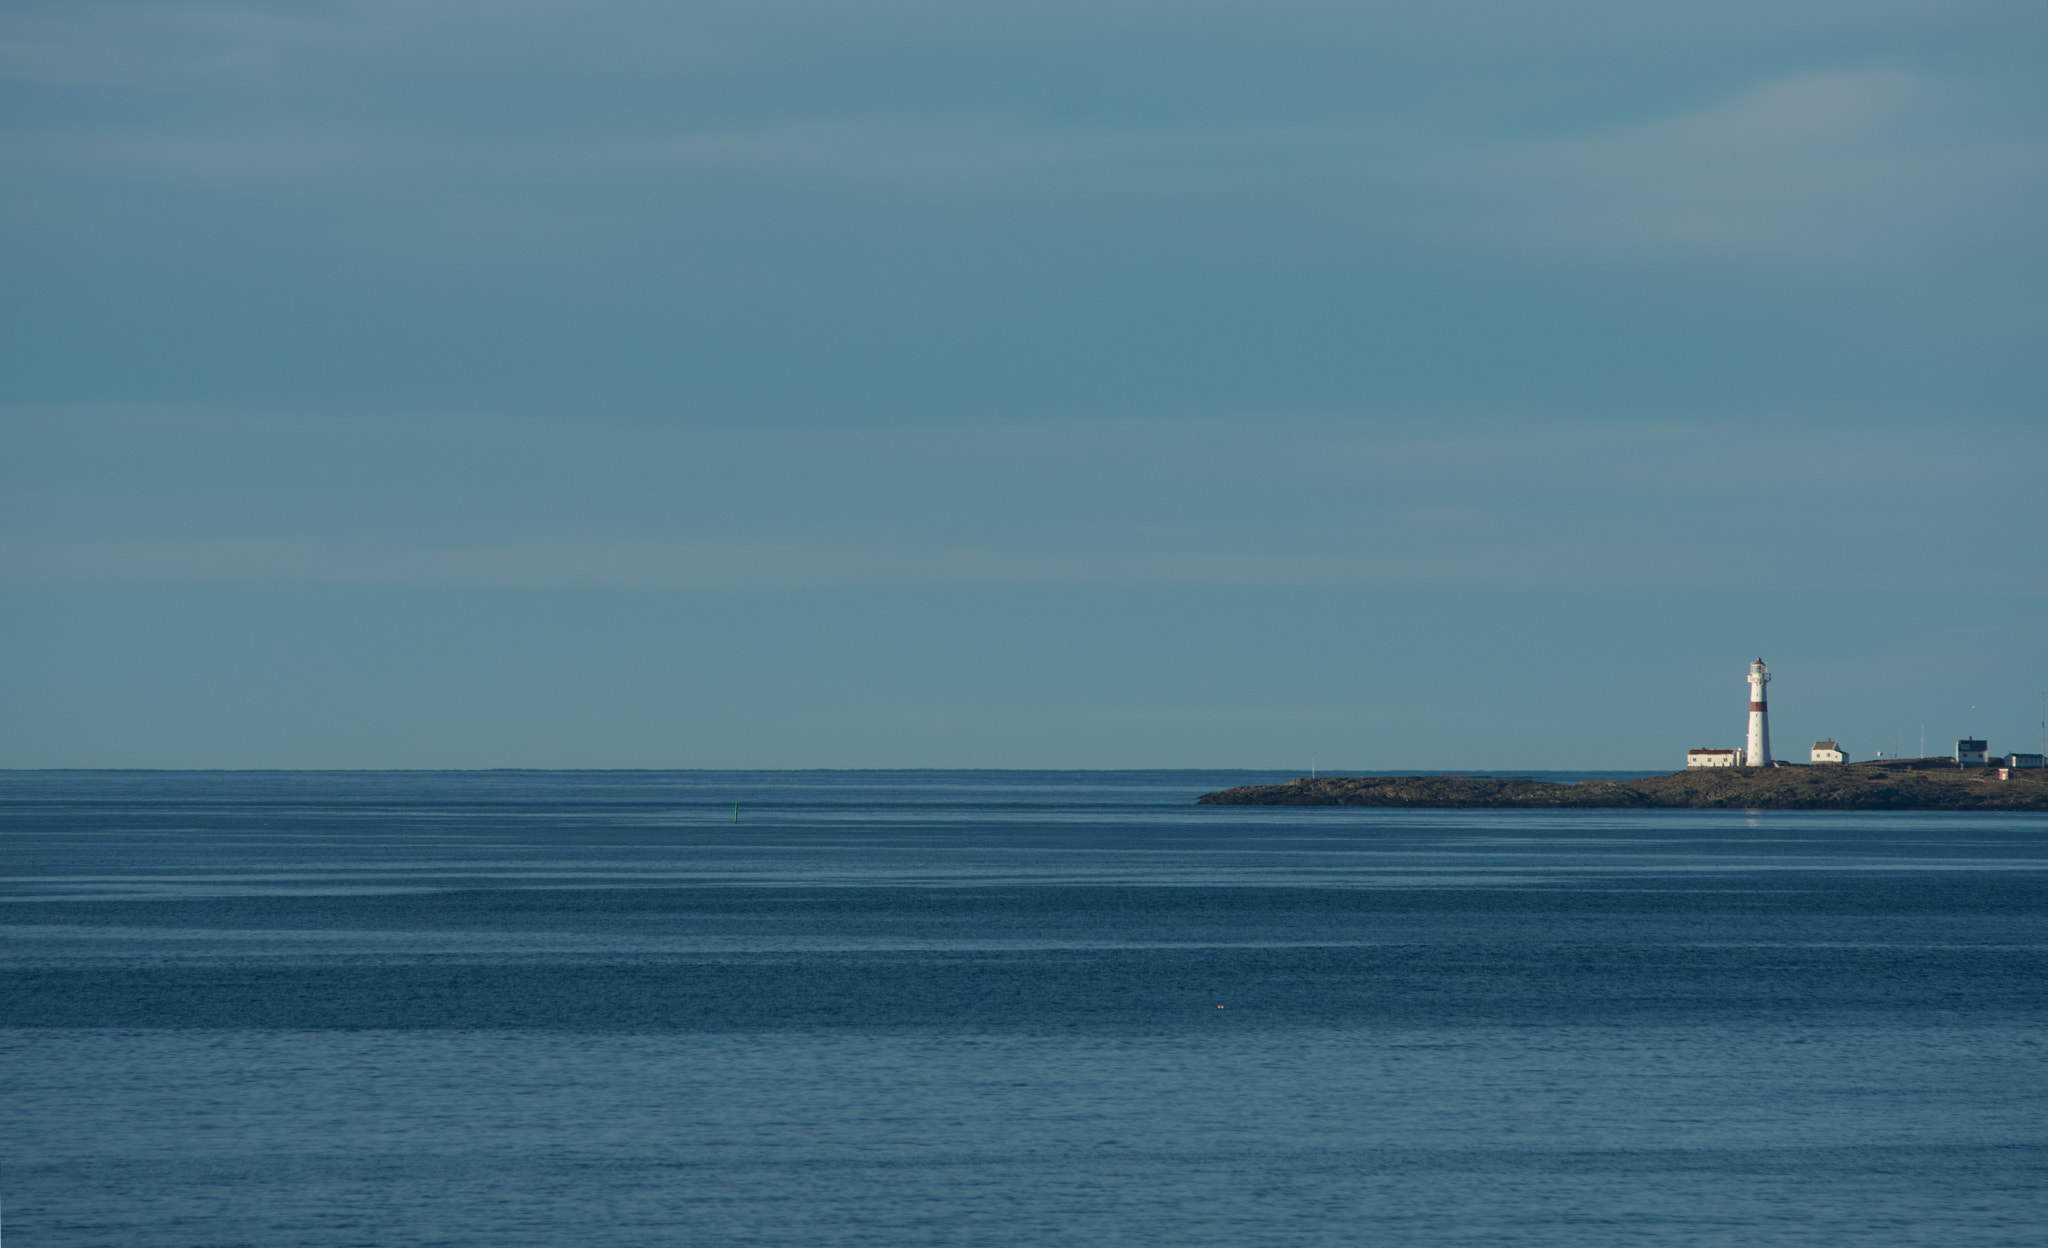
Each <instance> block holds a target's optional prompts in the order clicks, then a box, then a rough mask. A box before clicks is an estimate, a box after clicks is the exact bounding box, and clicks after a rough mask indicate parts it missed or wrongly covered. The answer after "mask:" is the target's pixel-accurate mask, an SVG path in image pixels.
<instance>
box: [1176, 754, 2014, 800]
mask: <svg viewBox="0 0 2048 1248" xmlns="http://www.w3.org/2000/svg"><path fill="white" fill-rule="evenodd" d="M1195 800H1196V801H1197V802H1199V803H1200V804H1202V805H1205V806H1408V807H1434V808H1453V809H1455V808H1460V807H1483V808H1491V809H1502V808H1530V809H1629V808H1650V807H1689V808H1692V809H1696V810H2005V811H2048V772H2043V771H2040V770H2028V771H2015V772H2012V773H2011V778H2010V779H2007V780H2000V779H1999V778H1998V772H1997V771H1996V769H1993V768H1988V767H1958V766H1956V765H1955V764H1954V763H1952V762H1949V761H1947V760H1943V759H1904V760H1881V761H1877V762H1867V763H1852V764H1848V765H1835V766H1828V765H1821V766H1812V767H1730V768H1725V769H1722V768H1714V769H1704V768H1703V769H1700V770H1695V771H1679V772H1673V773H1672V774H1670V775H1668V776H1647V777H1644V778H1643V779H1640V780H1582V781H1580V782H1579V783H1577V784H1557V783H1554V782H1551V781H1547V780H1532V779H1496V778H1493V777H1487V776H1457V775H1448V776H1362V777H1347V776H1327V777H1321V778H1318V779H1314V780H1310V779H1301V780H1295V781H1293V782H1292V783H1289V784H1252V785H1244V786H1242V787H1239V788H1235V789H1224V790H1223V791H1221V792H1219V793H1205V794H1203V795H1202V796H1201V797H1199V798H1197V799H1195Z"/></svg>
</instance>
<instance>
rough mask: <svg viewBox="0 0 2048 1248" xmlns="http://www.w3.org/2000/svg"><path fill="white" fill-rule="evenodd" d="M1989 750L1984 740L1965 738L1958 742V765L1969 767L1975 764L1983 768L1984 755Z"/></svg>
mask: <svg viewBox="0 0 2048 1248" xmlns="http://www.w3.org/2000/svg"><path fill="white" fill-rule="evenodd" d="M1989 748H1990V747H1989V746H1988V745H1986V743H1985V742H1984V740H1983V739H1982V738H1979V737H1964V738H1963V739H1962V740H1960V741H1958V742H1956V765H1957V766H1959V767H1968V766H1970V765H1971V764H1973V763H1974V764H1975V765H1977V766H1979V767H1982V766H1983V765H1984V755H1985V753H1986V752H1987V751H1988V750H1989Z"/></svg>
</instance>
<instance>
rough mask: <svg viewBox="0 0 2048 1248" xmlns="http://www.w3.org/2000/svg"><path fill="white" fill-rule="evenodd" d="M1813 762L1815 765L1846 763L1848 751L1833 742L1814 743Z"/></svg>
mask: <svg viewBox="0 0 2048 1248" xmlns="http://www.w3.org/2000/svg"><path fill="white" fill-rule="evenodd" d="M1813 761H1814V762H1816V763H1846V762H1848V761H1849V751H1847V750H1845V749H1843V748H1842V747H1841V746H1839V745H1837V744H1835V743H1834V742H1833V741H1816V742H1814V743H1813Z"/></svg>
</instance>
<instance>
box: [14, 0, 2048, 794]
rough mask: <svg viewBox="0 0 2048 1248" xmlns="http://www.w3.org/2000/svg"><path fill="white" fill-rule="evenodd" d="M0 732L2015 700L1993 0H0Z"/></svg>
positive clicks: (453, 743)
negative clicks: (992, 0)
mask: <svg viewBox="0 0 2048 1248" xmlns="http://www.w3.org/2000/svg"><path fill="white" fill-rule="evenodd" d="M0 91H4V93H5V94H4V107H0V185H4V186H5V188H6V192H5V195H4V198H0V240H4V243H0V290H4V292H5V293H4V297H0V316H4V317H5V321H4V325H0V328H4V332H0V642H4V644H5V645H6V647H7V656H8V658H7V662H6V663H5V665H4V667H0V700H4V704H5V705H6V706H7V707H8V712H7V714H6V715H5V716H0V765H7V766H173V767H178V766H260V767H267V766H339V767H361V766H465V767H467V766H597V767H602V766H636V767H646V766H654V767H660V766H683V767H690V766H704V767H720V766H792V767H795V766H848V767H858V766H941V767H945V766H1019V767H1030V766H1084V767H1085V766H1105V767H1110V766H1247V767H1269V766H1278V767H1303V768H1305V767H1306V766H1307V765H1308V762H1309V760H1310V759H1311V758H1313V759H1316V760H1318V762H1319V764H1320V765H1322V766H1327V767H1356V768H1376V769H1377V768H1398V767H1503V768H1523V767H1527V768H1538V767H1556V768H1599V767H1614V768H1654V767H1661V766H1665V765H1667V764H1670V765H1675V762H1676V761H1677V760H1679V759H1680V757H1681V755H1682V753H1683V751H1684V750H1685V749H1686V748H1688V747H1690V746H1696V745H1731V744H1735V743H1737V741H1738V734H1739V732H1740V729H1741V726H1742V722H1741V721H1742V714H1741V713H1742V704H1743V702H1744V701H1745V699H1746V696H1747V695H1746V687H1745V686H1744V685H1743V683H1742V677H1743V672H1744V665H1745V664H1746V662H1747V661H1748V659H1750V658H1751V657H1754V655H1755V654H1758V653H1761V654H1763V655H1764V656H1765V657H1767V658H1769V659H1770V660H1771V662H1772V664H1773V667H1774V669H1775V670H1776V671H1777V672H1778V674H1779V679H1778V681H1777V682H1776V683H1775V684H1774V685H1773V690H1772V692H1773V697H1774V706H1775V708H1776V717H1777V720H1778V723H1777V732H1776V739H1777V741H1778V742H1779V743H1780V748H1781V751H1782V750H1784V749H1785V748H1786V747H1787V746H1791V747H1803V746H1804V744H1805V742H1806V741H1807V740H1810V739H1812V738H1814V737H1818V736H1836V737H1839V738H1840V739H1842V740H1843V741H1844V743H1845V744H1847V745H1848V746H1849V747H1850V748H1851V750H1852V752H1853V753H1855V755H1856V756H1857V757H1865V756H1867V755H1868V754H1870V753H1871V752H1873V751H1874V750H1876V749H1879V748H1882V749H1884V750H1886V751H1887V752H1889V751H1890V750H1891V749H1892V748H1893V743H1894V740H1895V739H1896V740H1897V741H1898V742H1899V744H1901V745H1903V746H1905V747H1906V748H1907V749H1908V751H1909V752H1910V751H1911V750H1912V749H1913V748H1914V747H1915V746H1916V745H1917V742H1918V733H1919V731H1920V728H1921V726H1922V725H1923V724H1924V725H1925V726H1926V730H1927V733H1928V740H1929V741H1930V743H1933V744H1940V743H1943V742H1945V741H1952V740H1953V739H1954V737H1955V736H1957V735H1959V734H1962V733H1978V734H1984V735H1988V736H1990V737H1991V738H1992V743H1993V746H1994V747H1995V748H1996V747H2006V748H2017V747H2021V746H2029V745H2031V743H2033V742H2035V741H2036V740H2037V739H2038V728H2037V727H2036V724H2037V721H2038V719H2039V709H2038V708H2039V691H2040V690H2042V689H2044V688H2048V661H2044V658H2043V653H2044V642H2048V556H2044V553H2043V529H2044V523H2048V501H2044V500H2048V483H2044V474H2043V469H2042V465H2043V464H2044V463H2048V418H2044V412H2043V401H2044V397H2048V385H2044V383H2048V349H2044V347H2048V264H2044V261H2048V246H2044V233H2043V230H2042V228H2041V222H2042V221H2044V220H2048V11H2044V10H2042V9H2041V8H2040V7H2039V6H2037V5H2026V4H1968V3H1942V4H1932V3H1929V4H1912V3H1895V4H1887V3H1857V4H1850V3H1783V2H1780V3H1771V4H1763V3H1757V4H1748V3H1742V2H1740V0H1736V2H1733V3H1719V4H1712V5H1707V4H1644V3H1640V2H1635V3H1626V4H1623V3H1613V4H1608V3H1561V4H1554V5H1545V6H1530V5H1523V4H1511V3H1463V4H1459V3H1452V4H1443V5H1431V6H1415V5H1395V4H1382V5H1373V4H1345V5H1334V4H1326V3H1301V4H1290V3H1285V2H1280V3H1265V4H1260V5H1248V4H1221V3H1218V4H1200V3H1196V4H1186V3H1182V4H1175V5H1164V4H1146V3H1123V4H1117V3H1091V4H1087V5H1078V4H1077V5H1061V4H1057V3H1050V4H1049V3H1034V4H1029V5H1022V4H1020V5H959V4H950V5H940V4H922V3H905V4H888V3H876V4H865V5H845V4H831V5H828V4H815V3H773V2H770V3H760V2H755V3H748V4H744V5H742V4H732V5H657V4H635V3H627V4H616V3H603V2H598V3H579V4H573V5H571V4H550V3H494V4H488V5H486V4H468V3H431V2H428V3H408V4H397V3H391V4H385V3H354V4H263V5H237V4H208V5H188V4H180V3H159V4H119V5H106V4H95V3H66V4H41V3H33V2H30V3H15V4H11V5H9V6H8V7H7V9H6V10H5V11H4V12H0Z"/></svg>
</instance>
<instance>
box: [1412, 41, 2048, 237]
mask: <svg viewBox="0 0 2048 1248" xmlns="http://www.w3.org/2000/svg"><path fill="white" fill-rule="evenodd" d="M1933 91H1934V87H1933V85H1932V84H1930V83H1929V82H1928V81H1927V80H1925V79H1923V78H1921V77H1919V76H1916V75H1913V74H1908V73H1903V72H1899V71H1896V70H1864V71H1856V72H1840V73H1814V74H1805V75H1800V76H1797V77H1792V78H1784V79H1779V80H1777V81H1773V82H1768V83H1764V84H1762V85H1760V86H1756V87H1753V88H1751V89H1749V90H1747V91H1744V92H1742V93H1740V94H1738V95H1735V96H1733V97H1731V98H1728V99H1725V100H1722V101H1719V102H1717V103H1715V104H1713V105H1712V106H1710V107H1707V108H1704V109H1701V110H1699V111H1696V112H1692V113H1688V114H1684V115H1680V116H1677V117H1670V118H1665V119H1661V120H1657V121H1653V122H1646V123H1640V124H1635V125H1628V126H1622V127H1617V128H1612V129H1606V130H1602V131H1599V132H1597V133H1592V134H1586V135H1575V136H1568V137H1560V138H1550V139H1542V140H1536V141H1533V142H1527V143H1521V144H1516V145H1511V146H1504V147H1496V148H1493V149H1490V150H1486V151H1482V152H1478V153H1475V154H1471V155H1467V156H1463V157H1458V158H1454V159H1450V160H1446V161H1442V162H1439V163H1437V164H1436V165H1434V166H1433V167H1431V168H1430V169H1429V171H1428V172H1427V173H1426V174H1425V175H1424V178H1423V181H1424V182H1425V183H1426V184H1428V185H1431V186H1432V187H1433V188H1434V189H1435V190H1437V191H1438V192H1440V193H1443V192H1448V193H1449V194H1450V195H1451V196H1453V197H1455V198H1457V199H1459V200H1462V201H1463V202H1462V204H1461V205H1460V207H1461V208H1462V211H1461V212H1459V213H1456V214H1454V215H1453V222H1454V224H1453V227H1452V228H1454V229H1459V230H1461V231H1463V232H1466V233H1483V234H1486V235H1488V236H1490V237H1493V238H1496V239H1501V240H1506V241H1509V242H1511V243H1516V244H1521V245H1528V244H1535V245H1538V246H1543V247H1558V248H1564V249H1566V250H1570V251H1617V250H1619V251H1633V252H1642V251H1677V252H1691V253H1702V252H1704V253H1733V254H1742V255H1756V256H1769V255H1779V256H1782V255H1788V254H1809V255H1830V254H1843V253H1854V252H1859V251H1863V250H1866V249H1867V248H1869V247H1870V246H1873V245H1882V244H1884V243H1886V242H1888V241H1891V240H1894V239H1896V238H1898V237H1900V236H1902V235H1905V234H1909V233H1913V232H1924V231H1925V230H1927V229H1928V228H1930V227H1931V228H1933V229H1935V230H1940V229H1942V228H1944V227H1945V226H1950V225H1953V224H1954V223H1955V222H1956V220H1957V219H1958V218H1968V217H1975V216H1981V215H1982V214H1983V213H1984V211H1985V210H1986V208H1987V206H1990V205H1998V204H2008V203H2011V202H2012V200H2013V198H2014V196H2015V195H2019V196H2022V197H2024V198H2028V199H2032V200H2036V201H2038V200H2039V199H2040V198H2041V194H2042V191H2043V190H2044V188H2048V176H2044V175H2048V147H2044V146H2043V145H2042V144H2039V143H2032V142H2025V143H2014V142H1988V141H1981V140H1978V141H1973V140H1971V139H1970V138H1967V137H1964V138H1957V137H1956V136H1946V135H1943V134H1941V133H1939V132H1938V131H1937V128H1936V127H1934V126H1933V125H1932V124H1931V117H1930V114H1931V113H1932V111H1933V110H1932V108H1931V98H1930V97H1931V96H1932V94H1933Z"/></svg>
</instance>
